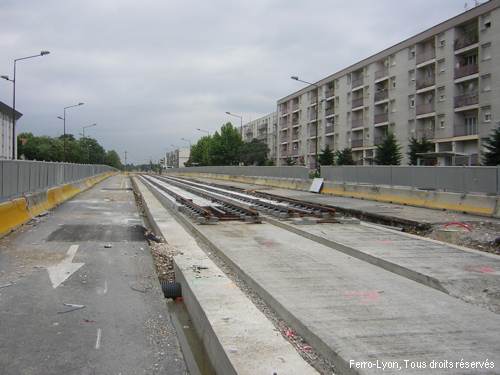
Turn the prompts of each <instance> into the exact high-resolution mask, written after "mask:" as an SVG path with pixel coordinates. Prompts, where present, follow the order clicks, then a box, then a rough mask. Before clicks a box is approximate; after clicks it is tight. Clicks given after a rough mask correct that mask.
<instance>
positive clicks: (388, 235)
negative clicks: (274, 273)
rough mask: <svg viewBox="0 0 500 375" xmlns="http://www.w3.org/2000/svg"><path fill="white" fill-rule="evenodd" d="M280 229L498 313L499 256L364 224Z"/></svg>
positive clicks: (289, 225)
mask: <svg viewBox="0 0 500 375" xmlns="http://www.w3.org/2000/svg"><path fill="white" fill-rule="evenodd" d="M272 221H273V222H274V223H276V224H277V225H281V226H283V227H284V228H288V229H289V230H292V231H294V232H295V233H298V234H302V235H305V236H306V237H308V238H311V239H314V240H317V241H320V242H321V243H323V244H324V245H326V246H330V247H332V249H336V250H339V251H343V252H345V253H346V254H349V255H352V256H354V257H356V258H358V259H363V260H365V261H367V262H369V263H371V264H375V265H378V266H380V267H382V268H384V269H386V270H388V271H391V272H394V273H396V274H398V275H401V276H404V277H407V278H409V279H411V280H414V281H418V282H420V283H422V284H424V285H428V286H431V287H433V288H436V289H438V290H441V291H443V292H445V293H448V294H450V295H452V296H454V297H457V298H460V299H462V300H464V301H466V302H470V303H473V304H476V305H479V306H483V307H485V308H487V309H489V310H491V311H493V312H496V313H498V314H500V257H498V256H497V255H493V254H488V253H484V252H480V251H476V250H471V249H466V248H460V247H457V246H454V245H450V244H447V243H444V242H440V241H435V240H431V239H428V238H425V237H419V236H415V235H412V234H407V233H402V232H398V231H394V230H390V229H387V228H384V227H380V226H378V225H373V224H367V223H361V225H349V224H329V223H324V224H318V225H298V224H295V223H294V221H288V222H278V221H276V220H272Z"/></svg>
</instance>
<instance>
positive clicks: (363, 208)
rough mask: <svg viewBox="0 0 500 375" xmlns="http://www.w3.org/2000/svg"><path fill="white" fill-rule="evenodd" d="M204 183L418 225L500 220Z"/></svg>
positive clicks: (282, 191) (329, 197)
mask: <svg viewBox="0 0 500 375" xmlns="http://www.w3.org/2000/svg"><path fill="white" fill-rule="evenodd" d="M195 179H196V180H198V181H202V182H211V183H216V184H220V185H226V186H235V187H239V188H243V189H252V190H261V191H265V192H267V193H271V194H277V195H282V196H285V197H289V198H294V199H301V200H305V201H308V202H313V203H322V204H329V205H332V206H334V207H338V208H339V209H345V210H355V211H360V212H362V213H367V214H375V215H379V216H382V217H383V216H386V217H388V218H392V217H395V218H398V219H401V220H404V221H408V222H413V223H415V225H417V224H419V223H424V224H431V225H432V224H439V223H449V222H452V221H491V222H496V223H500V220H499V219H495V218H490V217H481V216H477V215H468V214H463V213H459V212H452V211H442V210H433V209H429V208H422V207H413V206H405V205H400V204H391V203H381V202H376V201H369V200H364V199H356V198H347V197H338V196H333V195H323V194H314V193H309V192H305V191H299V190H289V189H278V188H271V187H266V186H262V185H253V184H246V183H240V182H235V181H224V180H216V179H208V178H200V177H196V178H195Z"/></svg>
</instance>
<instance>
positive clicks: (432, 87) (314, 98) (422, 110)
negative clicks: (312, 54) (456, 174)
mask: <svg viewBox="0 0 500 375" xmlns="http://www.w3.org/2000/svg"><path fill="white" fill-rule="evenodd" d="M277 107H278V130H279V131H278V134H279V138H278V143H279V145H278V160H279V164H280V165H283V164H284V163H285V160H286V159H287V158H289V157H290V158H293V159H294V160H295V162H296V163H297V164H300V165H306V166H309V167H310V168H314V167H315V160H316V156H315V155H316V152H318V153H320V152H321V150H322V149H324V148H325V147H326V145H329V146H330V148H333V149H334V150H340V149H343V148H346V147H349V148H351V149H352V152H353V158H354V160H355V162H356V163H357V164H360V165H369V164H372V163H373V158H374V154H375V148H376V146H377V145H378V144H380V143H381V142H382V141H383V140H384V137H385V136H386V135H387V134H388V132H392V133H393V134H394V135H395V136H396V139H397V141H398V143H399V144H400V145H401V146H402V153H403V155H404V158H403V160H402V164H407V163H408V158H407V155H406V153H407V152H408V143H409V139H410V138H412V137H415V138H417V139H422V138H423V137H425V138H426V139H428V140H430V141H431V142H432V143H433V145H434V150H432V152H430V153H428V154H426V155H423V156H422V162H424V163H426V164H438V165H468V164H470V165H477V164H478V163H480V159H481V152H482V144H483V142H484V140H485V139H486V138H488V137H489V135H490V134H491V132H492V130H493V129H494V128H495V126H498V122H499V120H500V0H491V1H489V2H487V3H484V4H482V5H479V6H477V7H475V8H472V9H471V10H469V11H466V12H464V13H462V14H460V15H458V16H456V17H454V18H451V19H449V20H447V21H445V22H442V23H440V24H438V25H436V26H434V27H432V28H430V29H428V30H426V31H424V32H422V33H419V34H418V35H415V36H413V37H411V38H409V39H407V40H404V41H402V42H400V43H398V44H396V45H394V46H392V47H390V48H388V49H386V50H384V51H382V52H379V53H377V54H375V55H373V56H370V57H368V58H367V59H365V60H362V61H360V62H358V63H355V64H354V65H352V66H350V67H348V68H345V69H343V70H341V71H339V72H337V73H334V74H332V75H330V76H328V77H326V78H324V79H322V80H320V81H318V82H316V83H315V84H313V85H310V86H307V87H305V88H303V89H301V90H300V91H297V92H295V93H293V94H291V95H288V96H286V97H284V98H282V99H280V100H278V103H277ZM316 142H317V146H316ZM316 149H317V150H316Z"/></svg>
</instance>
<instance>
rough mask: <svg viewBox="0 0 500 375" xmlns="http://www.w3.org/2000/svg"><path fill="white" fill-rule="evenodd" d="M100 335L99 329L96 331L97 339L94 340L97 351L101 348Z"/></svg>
mask: <svg viewBox="0 0 500 375" xmlns="http://www.w3.org/2000/svg"><path fill="white" fill-rule="evenodd" d="M101 334H102V330H101V329H100V328H98V329H97V338H96V340H95V348H96V349H99V348H100V347H101Z"/></svg>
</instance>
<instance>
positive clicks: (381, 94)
mask: <svg viewBox="0 0 500 375" xmlns="http://www.w3.org/2000/svg"><path fill="white" fill-rule="evenodd" d="M388 98H389V90H387V89H383V90H380V91H377V92H376V93H375V99H374V100H375V103H376V102H380V101H381V100H385V99H388Z"/></svg>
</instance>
